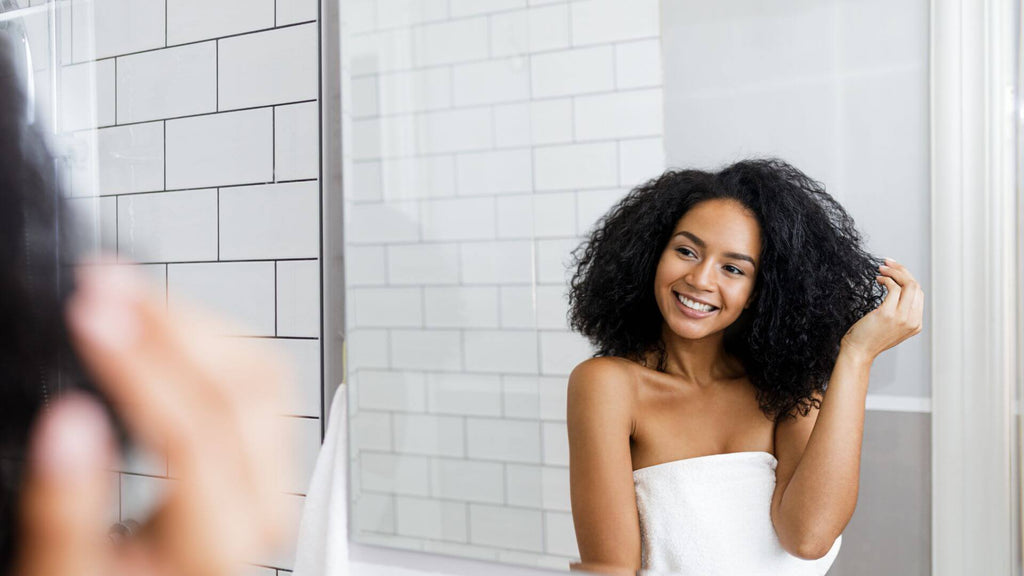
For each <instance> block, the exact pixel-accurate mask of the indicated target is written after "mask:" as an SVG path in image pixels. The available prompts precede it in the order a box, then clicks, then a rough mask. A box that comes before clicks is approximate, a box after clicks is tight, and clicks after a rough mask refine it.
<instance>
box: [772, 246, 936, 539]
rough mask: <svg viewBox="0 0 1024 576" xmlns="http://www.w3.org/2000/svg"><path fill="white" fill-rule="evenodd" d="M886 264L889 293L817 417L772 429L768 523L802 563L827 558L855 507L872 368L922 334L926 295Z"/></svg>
mask: <svg viewBox="0 0 1024 576" xmlns="http://www.w3.org/2000/svg"><path fill="white" fill-rule="evenodd" d="M887 263H888V264H889V266H884V267H882V269H881V273H882V274H883V276H881V277H880V280H879V281H880V282H881V283H882V284H884V285H885V286H886V288H888V291H889V293H888V294H887V295H886V298H885V301H884V302H883V303H882V304H881V305H880V306H879V307H878V308H877V309H875V310H874V311H872V312H871V313H869V314H868V315H866V316H864V318H862V319H861V320H859V321H858V322H857V323H856V324H854V326H853V327H852V328H851V329H850V331H849V332H848V333H847V334H846V336H845V337H844V338H843V342H842V345H841V347H840V353H839V357H838V358H837V360H836V365H835V368H834V369H833V371H832V377H831V379H830V380H829V385H828V389H827V390H826V392H825V394H824V396H822V397H820V399H821V407H820V410H811V411H810V412H809V413H808V414H807V416H799V415H798V416H797V417H796V419H787V420H782V421H780V422H779V423H778V425H777V426H776V430H775V452H776V456H777V458H778V461H779V465H778V468H777V469H776V472H775V474H776V485H775V493H774V495H773V497H772V509H771V512H772V522H773V523H774V525H775V531H776V533H777V534H778V536H779V542H780V543H781V544H782V546H783V548H785V549H786V550H787V551H788V552H790V553H791V554H793V555H795V556H799V557H801V558H807V559H815V558H821V557H822V556H824V555H825V554H827V553H828V551H829V549H830V548H831V547H832V544H833V543H834V542H835V539H836V538H838V537H839V535H840V534H841V533H842V532H843V530H844V529H845V528H846V525H847V523H848V522H849V521H850V518H851V517H852V516H853V512H854V509H855V508H856V506H857V491H858V486H859V479H860V449H861V443H862V440H863V436H864V404H865V400H866V398H867V391H868V379H869V376H870V372H871V364H872V362H874V359H875V358H876V357H877V356H878V354H880V353H882V352H883V351H885V350H887V349H889V348H892V347H893V346H895V345H897V344H899V343H900V342H902V341H904V340H906V339H907V338H909V337H911V336H913V335H915V334H918V333H920V332H921V318H922V315H923V311H924V293H923V292H922V291H921V288H920V287H919V286H918V284H917V282H916V281H915V280H914V277H913V276H912V275H911V274H910V272H909V271H907V270H906V268H904V267H903V266H901V265H899V264H896V263H895V262H892V261H887Z"/></svg>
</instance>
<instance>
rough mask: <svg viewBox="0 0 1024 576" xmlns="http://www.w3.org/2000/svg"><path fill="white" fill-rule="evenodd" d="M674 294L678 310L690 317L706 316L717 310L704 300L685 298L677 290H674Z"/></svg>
mask: <svg viewBox="0 0 1024 576" xmlns="http://www.w3.org/2000/svg"><path fill="white" fill-rule="evenodd" d="M675 295H676V303H677V304H678V305H679V310H680V311H682V313H683V314H686V315H687V316H689V317H691V318H698V319H699V318H707V317H708V316H711V315H712V314H714V313H715V312H717V311H718V308H717V307H715V306H712V305H710V304H708V303H706V302H702V301H700V300H696V299H693V298H687V297H686V296H684V295H682V294H680V293H679V292H675Z"/></svg>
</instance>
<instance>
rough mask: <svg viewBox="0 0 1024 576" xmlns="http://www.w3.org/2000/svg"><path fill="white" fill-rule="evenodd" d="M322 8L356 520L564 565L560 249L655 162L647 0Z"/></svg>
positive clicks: (656, 52) (660, 162)
mask: <svg viewBox="0 0 1024 576" xmlns="http://www.w3.org/2000/svg"><path fill="white" fill-rule="evenodd" d="M342 9H343V15H342V17H343V28H344V33H343V38H342V41H343V43H344V45H343V50H342V52H343V55H344V57H345V61H344V63H343V67H344V69H345V73H346V81H347V82H348V84H347V85H348V86H350V87H351V90H350V92H351V94H350V97H351V100H350V101H348V102H346V106H347V107H346V109H345V110H346V112H347V115H346V119H345V122H346V123H345V124H344V125H343V126H344V128H346V129H348V130H347V133H349V134H350V135H351V138H352V140H351V144H350V146H348V148H347V152H346V154H347V156H346V158H345V162H346V172H347V173H348V174H349V176H348V180H347V181H346V189H345V201H346V224H345V233H346V264H345V266H346V283H347V287H348V291H347V293H348V295H349V304H350V308H349V311H350V314H349V316H348V319H347V323H348V330H349V344H350V346H349V371H350V380H349V382H350V386H351V387H352V389H353V395H352V400H351V403H350V410H351V411H352V425H351V433H352V455H353V458H354V460H353V461H354V463H355V465H356V466H358V468H359V470H358V472H357V473H356V474H354V478H353V486H352V493H353V498H354V502H353V508H354V509H355V510H356V511H357V512H356V514H357V516H356V519H355V524H354V528H355V531H356V537H357V539H359V540H360V541H362V542H367V543H374V544H385V545H388V546H396V547H400V548H407V549H412V550H421V551H427V552H436V553H441V554H452V555H458V556H467V557H472V558H481V559H488V560H497V561H504V562H513V563H518V564H528V565H533V566H546V567H553V568H557V569H561V570H566V569H567V568H568V565H569V563H570V562H571V561H572V560H573V559H574V558H575V557H576V556H577V551H576V541H575V535H574V533H573V531H572V519H571V514H570V506H569V474H568V445H567V438H566V427H565V409H566V394H565V389H566V378H567V376H568V374H569V372H570V371H571V370H572V368H573V367H574V366H575V365H576V364H577V363H579V362H580V361H582V360H584V359H585V358H587V357H588V356H590V355H591V354H592V350H591V348H590V346H589V345H588V344H587V343H586V342H585V341H584V340H583V339H582V338H581V337H579V336H578V335H576V334H574V333H572V332H570V331H569V328H568V322H567V318H566V316H567V313H568V303H567V299H566V298H567V297H566V280H567V278H568V266H569V264H570V262H571V252H572V250H573V249H574V248H575V247H577V246H578V245H579V243H580V241H581V240H582V238H583V237H584V236H585V235H586V234H587V232H588V231H589V230H590V229H591V228H592V226H593V225H594V223H595V222H596V221H597V219H598V218H599V217H600V216H602V215H603V214H604V213H605V212H606V211H607V209H608V208H610V207H611V205H612V204H614V203H615V202H616V201H617V200H618V199H620V198H621V197H622V196H623V195H624V194H625V193H626V191H627V190H628V189H630V188H632V187H634V186H636V185H638V184H640V183H642V182H644V181H646V180H647V179H649V178H652V177H655V176H657V175H658V174H660V173H661V172H662V171H663V170H664V168H665V154H664V151H663V130H662V124H663V111H662V106H663V103H662V88H661V87H662V72H661V58H660V50H661V48H660V39H659V21H658V3H657V2H656V1H655V0H641V1H639V2H636V3H635V6H634V3H633V2H623V1H622V0H450V1H448V2H445V1H442V0H430V1H426V0H425V1H419V2H415V1H412V0H377V1H370V0H350V1H348V2H346V3H344V4H343V6H342Z"/></svg>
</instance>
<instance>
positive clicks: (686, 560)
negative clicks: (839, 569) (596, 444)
mask: <svg viewBox="0 0 1024 576" xmlns="http://www.w3.org/2000/svg"><path fill="white" fill-rule="evenodd" d="M777 465H778V461H777V460H776V459H775V456H773V455H772V454H769V453H768V452H733V453H728V454H715V455H711V456H702V457H698V458H687V459H685V460H676V461H673V462H666V463H664V464H658V465H655V466H649V467H647V468H641V469H639V470H636V471H634V472H633V484H634V487H635V488H636V503H637V509H638V511H639V513H640V531H641V532H640V534H641V544H642V549H643V554H642V562H643V567H644V568H645V569H648V570H651V571H653V572H657V573H662V572H665V573H679V574H684V575H690V574H700V575H701V576H719V575H721V576H725V575H730V576H731V575H737V574H744V575H762V574H763V575H765V576H767V575H773V576H774V575H786V576H821V575H823V574H825V573H826V572H828V569H829V567H831V566H832V562H833V561H834V560H835V558H836V555H837V554H839V547H840V545H841V542H842V536H840V537H839V538H837V539H836V541H835V543H834V544H833V545H832V548H831V550H829V552H828V554H826V555H825V556H824V557H822V558H820V559H818V560H804V559H802V558H798V557H796V556H793V555H791V554H789V553H788V552H786V550H784V549H783V548H782V546H781V545H780V544H779V539H778V536H777V535H776V533H775V527H774V525H773V524H772V519H771V501H772V494H773V492H774V491H775V468H776V466H777Z"/></svg>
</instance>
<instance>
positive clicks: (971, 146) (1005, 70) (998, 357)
mask: <svg viewBox="0 0 1024 576" xmlns="http://www.w3.org/2000/svg"><path fill="white" fill-rule="evenodd" d="M1017 2H1018V0H932V3H931V130H932V132H931V141H932V154H931V176H932V183H931V189H932V231H931V234H932V237H931V241H932V275H933V276H932V282H931V284H932V294H930V295H929V296H930V301H931V306H932V311H933V313H932V315H931V318H932V322H933V327H932V335H933V336H932V338H933V339H932V574H935V575H938V576H945V575H950V576H952V575H960V574H1013V573H1014V572H1015V570H1016V565H1017V564H1018V562H1019V560H1017V559H1016V558H1015V554H1019V547H1018V543H1017V539H1018V526H1017V522H1018V521H1019V520H1018V519H1019V513H1018V512H1016V510H1017V508H1016V507H1017V506H1018V504H1019V503H1018V502H1017V494H1016V493H1015V486H1014V482H1013V478H1014V475H1013V470H1014V467H1015V465H1016V461H1017V457H1016V456H1015V455H1014V450H1015V449H1016V442H1015V438H1016V433H1017V431H1016V414H1015V413H1014V412H1015V411H1014V410H1013V403H1014V399H1015V393H1014V387H1015V386H1016V379H1017V377H1018V370H1019V367H1018V364H1017V362H1018V360H1017V357H1016V352H1017V346H1018V342H1017V338H1018V322H1019V311H1017V307H1016V298H1017V295H1018V294H1019V290H1020V280H1019V278H1018V276H1017V274H1018V262H1019V257H1020V254H1018V252H1017V251H1018V244H1017V238H1016V234H1017V226H1018V213H1019V212H1018V211H1019V208H1020V207H1019V205H1018V204H1017V201H1016V196H1017V194H1016V167H1017V159H1016V142H1015V135H1016V118H1015V114H1016V106H1015V102H1014V98H1015V88H1016V86H1015V81H1016V76H1015V71H1014V65H1015V63H1016V51H1017V48H1018V46H1017V45H1016V41H1017V33H1016V29H1015V26H1019V25H1020V21H1019V20H1018V16H1019V14H1018V13H1017Z"/></svg>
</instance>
